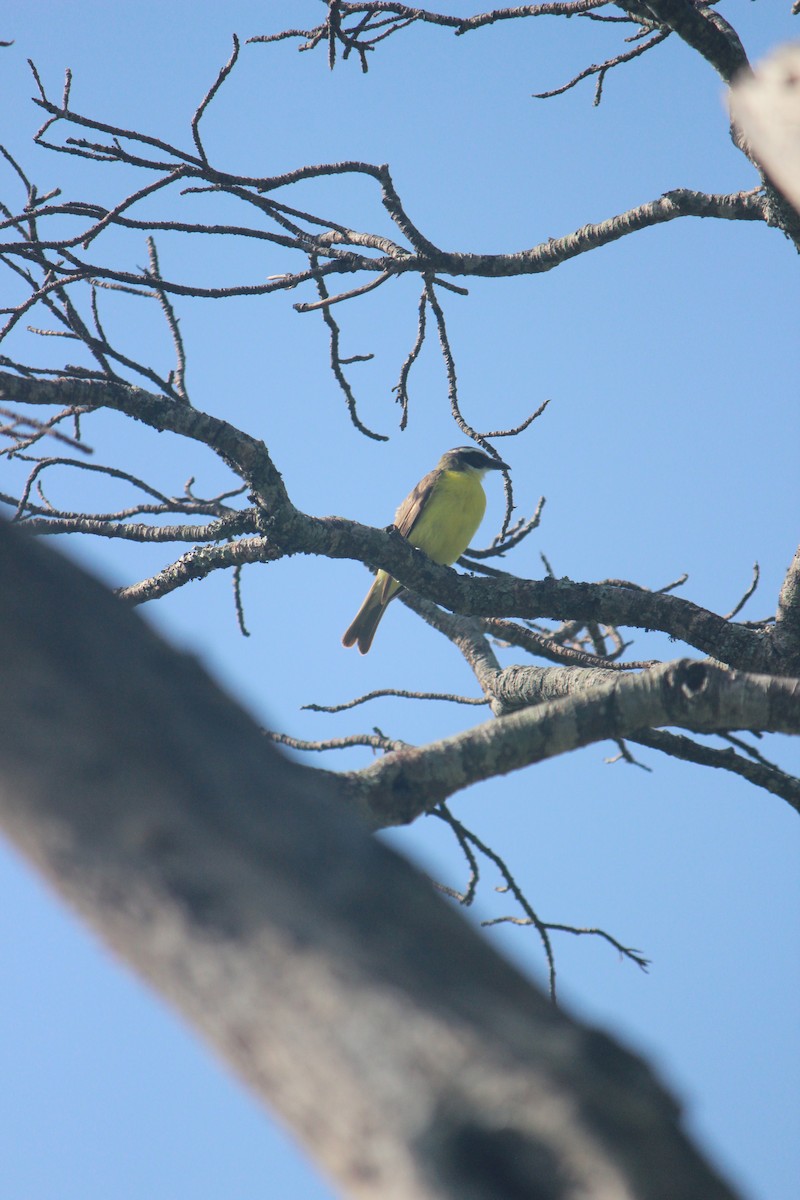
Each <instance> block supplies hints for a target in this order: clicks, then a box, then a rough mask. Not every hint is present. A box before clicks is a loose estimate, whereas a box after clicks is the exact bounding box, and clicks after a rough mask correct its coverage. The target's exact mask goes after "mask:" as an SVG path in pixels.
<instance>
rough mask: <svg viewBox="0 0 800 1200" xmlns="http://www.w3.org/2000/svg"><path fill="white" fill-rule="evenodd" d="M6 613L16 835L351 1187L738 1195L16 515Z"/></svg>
mask: <svg viewBox="0 0 800 1200" xmlns="http://www.w3.org/2000/svg"><path fill="white" fill-rule="evenodd" d="M0 622H1V623H2V627H3V629H4V632H5V648H4V659H5V664H4V665H5V668H6V672H7V678H8V679H10V680H12V681H13V687H8V686H7V687H5V688H4V689H3V690H2V695H1V697H0V707H1V708H2V714H1V717H0V773H1V775H2V790H1V791H0V819H1V820H2V824H3V827H4V829H5V831H6V832H7V834H8V835H9V836H10V837H11V839H12V840H13V841H14V842H15V843H16V844H17V846H18V847H19V848H20V849H21V850H22V851H23V852H24V853H25V854H26V855H27V856H28V858H29V859H30V860H31V861H32V862H33V863H35V864H36V866H37V867H38V868H39V869H40V870H41V871H42V872H43V873H44V874H45V875H46V876H47V878H48V879H49V880H50V882H51V883H52V884H53V885H54V886H55V887H56V888H57V890H58V891H59V892H60V893H61V895H62V896H64V898H65V899H67V900H68V901H69V902H70V903H71V904H72V905H73V906H74V907H75V908H77V909H78V910H79V911H80V912H81V914H82V915H83V916H84V917H85V918H86V919H87V920H88V921H89V922H90V923H91V924H92V925H93V926H94V928H95V929H96V930H97V931H98V932H99V933H100V935H101V936H102V937H103V938H104V939H105V940H106V941H107V942H108V943H109V944H110V945H112V946H113V947H114V948H115V950H116V951H117V952H118V953H119V954H120V955H121V956H122V957H123V958H124V959H125V960H126V961H127V962H128V963H129V964H130V965H131V966H132V967H133V968H134V969H135V970H137V971H138V972H139V973H140V974H141V975H143V976H144V977H145V978H146V979H147V980H148V981H149V982H150V983H151V984H152V985H153V986H154V987H155V988H156V989H157V990H158V991H160V992H161V994H162V995H164V996H165V997H167V998H168V999H169V1000H170V1002H171V1003H172V1004H173V1005H174V1006H175V1007H176V1008H178V1010H179V1011H180V1012H181V1013H182V1014H183V1015H184V1016H185V1017H186V1018H187V1020H189V1021H190V1023H191V1024H193V1025H194V1026H195V1027H196V1028H197V1029H198V1030H199V1031H200V1032H201V1033H202V1035H203V1036H204V1037H205V1038H206V1039H207V1040H208V1041H209V1042H210V1043H211V1044H212V1045H213V1046H214V1048H215V1049H216V1050H217V1052H218V1053H219V1054H220V1056H221V1057H222V1059H223V1060H224V1061H225V1062H226V1063H227V1064H228V1065H229V1066H230V1067H231V1068H232V1069H233V1070H235V1071H236V1072H237V1073H238V1074H239V1075H240V1077H241V1078H243V1079H245V1080H246V1081H247V1082H248V1083H249V1085H250V1086H251V1087H252V1089H253V1090H254V1092H255V1093H256V1094H257V1095H258V1096H259V1097H260V1098H261V1099H262V1100H263V1101H264V1102H265V1103H267V1104H268V1105H269V1106H270V1107H271V1108H272V1109H273V1110H274V1111H275V1112H276V1113H278V1114H279V1116H280V1117H281V1119H282V1120H283V1121H284V1122H285V1123H286V1124H287V1125H288V1126H289V1127H290V1128H291V1129H292V1130H293V1132H294V1133H295V1134H296V1135H297V1136H298V1138H299V1139H300V1140H301V1141H302V1142H303V1143H304V1144H305V1146H306V1148H307V1149H308V1151H309V1152H310V1153H311V1154H312V1156H313V1157H314V1158H315V1160H316V1161H317V1163H318V1164H319V1165H320V1166H321V1167H322V1168H323V1169H324V1170H325V1171H326V1172H327V1173H328V1174H329V1175H330V1176H331V1177H332V1178H333V1179H334V1180H335V1181H336V1182H337V1184H338V1186H339V1187H340V1188H341V1189H342V1191H343V1192H344V1193H345V1194H347V1195H349V1196H354V1197H358V1196H361V1197H367V1196H370V1197H375V1196H380V1197H381V1198H382V1200H411V1197H413V1198H414V1200H426V1198H428V1197H430V1198H431V1200H433V1198H442V1197H453V1198H454V1200H456V1198H457V1200H464V1197H466V1196H469V1197H471V1198H475V1200H480V1198H485V1200H503V1198H504V1197H508V1198H509V1200H512V1198H515V1197H520V1196H523V1195H524V1196H548V1197H550V1198H552V1200H558V1198H561V1197H564V1198H565V1200H566V1198H572V1200H577V1198H578V1197H580V1198H581V1200H611V1198H612V1197H613V1198H614V1200H625V1198H629V1200H634V1198H641V1200H674V1198H675V1197H676V1196H680V1197H681V1198H682V1200H726V1198H727V1200H731V1198H732V1195H733V1193H732V1192H731V1191H730V1190H729V1189H728V1188H727V1187H726V1186H725V1185H724V1184H723V1183H722V1182H721V1181H720V1180H719V1178H718V1177H717V1176H716V1175H715V1174H714V1172H713V1171H712V1170H711V1168H710V1167H708V1166H707V1165H706V1164H705V1163H703V1162H702V1161H701V1159H700V1158H699V1156H698V1154H697V1153H696V1151H695V1150H694V1149H693V1148H692V1147H691V1145H690V1144H689V1143H688V1141H687V1140H686V1138H685V1137H684V1135H683V1134H682V1132H681V1131H680V1129H679V1127H678V1123H677V1112H676V1108H675V1106H674V1104H673V1103H672V1102H671V1101H670V1100H669V1099H668V1098H667V1096H666V1095H665V1093H664V1092H663V1091H662V1090H661V1088H660V1086H659V1085H658V1084H657V1083H656V1082H655V1081H654V1079H653V1078H652V1076H651V1075H650V1073H649V1071H648V1070H647V1069H646V1068H645V1067H644V1066H643V1065H642V1064H641V1063H640V1062H638V1061H637V1060H635V1059H634V1058H633V1057H632V1056H630V1055H628V1054H627V1053H626V1052H625V1051H623V1050H622V1049H620V1048H619V1047H618V1046H617V1045H616V1044H615V1043H614V1042H612V1041H611V1039H609V1038H607V1037H605V1036H604V1035H601V1034H599V1033H597V1032H594V1031H591V1030H587V1029H585V1028H582V1027H580V1026H578V1025H576V1024H575V1023H573V1022H572V1021H570V1020H569V1019H568V1018H566V1017H565V1016H562V1015H561V1014H559V1013H558V1012H557V1011H556V1010H555V1009H553V1008H552V1007H551V1006H550V1005H549V1004H548V1003H547V1002H546V1001H545V1000H544V998H543V997H542V996H541V995H540V994H539V993H538V992H537V991H536V990H534V988H533V987H532V986H531V985H530V984H528V983H526V982H525V981H524V980H523V979H522V978H521V977H520V976H519V975H518V974H517V972H516V971H515V970H514V969H513V968H512V967H510V966H509V965H508V964H507V963H505V962H504V961H503V960H502V959H500V958H498V957H497V956H496V955H495V954H494V953H493V952H492V951H491V950H490V949H489V947H488V946H487V945H486V943H485V942H483V941H482V940H481V939H480V938H479V936H478V935H477V934H475V933H473V932H472V931H471V930H470V929H469V928H468V926H467V925H466V924H465V923H464V922H463V921H462V920H461V919H460V917H459V916H458V915H457V914H456V913H455V912H454V911H452V910H451V909H450V908H449V907H448V905H447V904H446V903H445V902H444V901H442V900H441V899H439V898H438V897H437V896H436V895H435V894H434V893H433V891H432V889H431V888H430V887H429V886H428V885H427V883H426V882H425V881H424V880H423V879H422V878H421V877H420V876H419V875H418V874H417V873H416V872H415V871H414V870H412V868H410V867H409V866H408V865H407V864H405V863H404V862H402V861H401V860H400V859H399V858H398V857H397V856H396V855H394V854H393V853H391V852H390V851H389V850H388V849H387V848H386V847H384V846H382V845H380V844H378V843H377V842H376V841H374V840H373V839H371V838H370V837H369V836H368V834H367V832H366V830H365V829H364V827H363V826H362V824H361V823H360V822H359V821H358V820H357V819H356V817H354V816H353V815H352V814H351V813H349V812H348V811H347V810H346V808H345V807H343V806H342V805H341V804H337V802H336V801H337V795H338V785H337V783H336V778H335V776H332V775H330V774H328V773H326V772H320V771H312V770H310V769H307V768H303V767H300V766H297V765H295V764H292V763H290V762H288V761H286V760H285V759H284V758H283V757H282V756H281V755H280V754H279V753H278V752H277V751H276V750H275V749H274V747H273V746H272V745H271V744H270V743H269V742H268V741H267V740H266V739H265V738H264V737H263V735H262V733H261V731H260V730H259V729H258V727H257V726H256V725H255V724H254V723H253V721H252V720H251V719H250V718H249V717H248V716H247V715H246V714H244V713H243V712H242V711H241V710H240V709H238V708H237V707H236V706H235V705H234V704H233V703H232V702H231V701H230V700H229V699H228V698H227V697H226V696H224V695H223V694H222V693H221V692H220V691H219V690H218V689H217V688H216V687H215V686H214V685H213V684H212V682H211V681H210V680H209V679H208V677H207V676H206V675H205V673H204V672H203V671H202V669H201V668H200V667H199V666H198V665H197V663H195V662H194V661H193V660H192V659H191V658H189V657H188V656H186V655H184V654H177V653H175V652H174V651H171V650H170V649H169V648H168V647H166V646H165V645H164V644H163V643H162V642H161V641H160V640H159V639H158V638H157V637H156V636H155V635H154V634H152V633H151V632H150V631H149V630H148V629H147V627H146V626H145V625H144V624H143V623H142V622H141V621H139V620H138V619H137V618H136V617H135V616H134V615H133V614H132V613H131V612H130V611H129V610H128V609H127V608H126V607H125V606H123V605H121V604H120V603H119V602H117V601H115V600H114V599H113V598H112V597H111V596H110V595H109V594H108V593H107V592H106V591H105V590H104V589H103V588H102V587H101V586H100V585H99V584H97V583H95V582H94V581H93V580H91V579H89V578H88V577H87V576H86V575H84V574H83V573H82V572H81V571H79V570H78V569H77V568H75V567H74V566H72V565H71V564H69V563H68V562H67V561H66V560H65V559H62V558H60V557H58V556H56V555H54V554H52V553H51V552H50V551H49V550H47V549H46V548H45V547H43V546H42V545H40V544H36V543H34V542H33V541H32V540H31V539H29V538H26V537H25V536H24V535H22V534H19V533H16V532H15V531H13V530H11V529H9V528H7V527H3V528H2V529H0ZM333 1097H335V1103H334V1102H332V1098H333ZM354 1130H356V1131H358V1132H357V1136H354Z"/></svg>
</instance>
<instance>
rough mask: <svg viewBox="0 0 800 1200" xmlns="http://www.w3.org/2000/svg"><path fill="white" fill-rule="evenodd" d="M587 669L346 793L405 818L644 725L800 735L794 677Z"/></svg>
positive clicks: (381, 819)
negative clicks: (573, 687) (580, 681)
mask: <svg viewBox="0 0 800 1200" xmlns="http://www.w3.org/2000/svg"><path fill="white" fill-rule="evenodd" d="M526 670H527V672H529V673H530V674H532V675H533V674H541V675H545V676H548V675H549V676H551V677H552V678H553V679H554V680H555V681H557V686H558V687H562V686H565V685H564V682H563V681H564V677H565V676H567V675H568V674H569V673H570V669H569V668H555V667H545V668H527V669H526ZM594 674H595V673H594V672H585V675H586V690H585V691H583V692H582V693H581V692H579V693H576V694H574V695H568V696H566V697H564V698H563V699H558V700H550V701H547V702H546V703H540V704H535V705H532V706H531V707H528V708H524V709H521V710H520V711H518V712H513V713H509V714H508V715H507V716H504V717H501V718H500V719H499V720H492V721H487V722H484V723H483V724H482V725H477V726H475V727H474V728H472V729H469V730H466V731H465V732H463V733H457V734H454V735H453V736H452V737H449V738H443V739H442V740H441V741H439V742H436V743H435V744H434V745H428V746H421V747H408V748H407V749H404V750H399V751H396V752H395V753H394V754H388V755H386V757H385V758H382V759H380V761H378V762H375V763H372V764H371V765H370V766H368V767H366V768H364V770H362V771H358V772H352V773H351V774H350V775H349V777H348V778H349V780H350V783H351V786H352V791H353V796H354V798H355V799H356V801H357V802H358V803H359V804H360V805H362V806H363V808H364V812H365V815H367V817H368V819H369V820H370V821H371V822H373V823H374V824H376V825H378V826H384V825H394V824H404V823H406V822H410V821H413V820H415V819H416V818H417V817H418V816H420V815H421V814H422V813H424V812H429V811H431V809H433V808H435V807H436V805H437V804H439V803H440V802H441V801H442V800H446V799H447V798H448V797H449V796H452V795H453V794H454V793H455V792H457V791H460V790H461V789H462V788H464V787H467V786H469V785H470V784H472V783H475V782H477V781H479V780H482V779H489V778H492V777H493V776H495V775H505V774H507V773H508V772H509V771H516V770H519V769H520V768H521V767H523V766H529V765H530V764H531V763H536V762H541V761H542V760H543V759H545V758H552V757H555V756H556V755H558V754H565V753H567V752H569V751H571V750H576V749H578V748H579V747H581V746H588V745H590V744H591V743H592V742H598V741H604V740H605V739H607V738H625V737H627V736H628V735H630V734H634V733H636V732H637V731H639V730H642V729H645V728H647V727H654V728H657V727H659V726H664V725H678V726H681V727H683V728H685V729H691V730H695V731H696V732H699V733H713V732H719V731H721V730H728V729H749V730H755V731H765V732H774V733H793V734H800V680H798V679H778V678H775V677H774V676H758V675H741V674H739V673H737V672H732V671H727V670H725V669H724V668H722V667H717V666H714V665H713V664H711V663H707V662H706V663H703V662H693V661H690V660H679V661H677V662H672V663H664V664H661V665H660V666H657V667H653V668H651V669H650V670H649V671H645V672H642V674H640V675H626V676H619V675H614V676H613V678H612V679H610V680H608V681H607V682H598V683H596V684H595V683H594V679H593V676H594ZM593 684H594V686H593Z"/></svg>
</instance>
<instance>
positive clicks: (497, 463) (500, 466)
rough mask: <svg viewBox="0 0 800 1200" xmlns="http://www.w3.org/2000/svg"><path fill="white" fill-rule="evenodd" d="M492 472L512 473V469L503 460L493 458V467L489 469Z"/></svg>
mask: <svg viewBox="0 0 800 1200" xmlns="http://www.w3.org/2000/svg"><path fill="white" fill-rule="evenodd" d="M489 469H490V470H492V471H510V470H511V467H510V466H509V465H508V463H504V462H503V460H502V458H493V459H492V465H491V467H490V468H489Z"/></svg>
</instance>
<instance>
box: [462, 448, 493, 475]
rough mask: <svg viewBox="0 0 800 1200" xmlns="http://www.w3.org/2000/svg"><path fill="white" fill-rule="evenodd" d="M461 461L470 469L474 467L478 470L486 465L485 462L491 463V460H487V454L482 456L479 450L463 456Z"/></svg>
mask: <svg viewBox="0 0 800 1200" xmlns="http://www.w3.org/2000/svg"><path fill="white" fill-rule="evenodd" d="M463 461H464V462H466V463H467V465H468V466H470V467H476V468H477V469H478V470H483V468H484V467H485V466H486V464H487V461H488V462H491V461H492V460H491V459H490V458H489V455H488V454H484V453H483V452H482V451H480V450H471V451H470V452H469V453H468V454H465V455H464V460H463Z"/></svg>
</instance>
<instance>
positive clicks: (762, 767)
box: [630, 729, 800, 813]
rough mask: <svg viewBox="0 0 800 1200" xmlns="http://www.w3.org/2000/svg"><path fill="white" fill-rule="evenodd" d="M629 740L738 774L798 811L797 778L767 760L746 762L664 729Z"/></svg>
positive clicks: (799, 791) (799, 792)
mask: <svg viewBox="0 0 800 1200" xmlns="http://www.w3.org/2000/svg"><path fill="white" fill-rule="evenodd" d="M630 741H632V742H636V743H637V744H638V745H640V746H649V747H650V748H651V749H652V750H660V751H661V752H662V754H668V755H670V757H671V758H679V759H682V760H683V761H684V762H693V763H698V764H699V765H700V766H703V767H715V768H717V769H718V770H723V771H730V772H732V774H734V775H740V776H741V777H742V778H743V779H747V780H748V781H749V782H750V783H753V784H755V786H756V787H760V788H763V789H764V790H765V791H767V792H771V793H772V795H773V796H780V797H781V799H782V800H785V801H786V802H787V804H790V805H791V807H792V808H793V809H795V811H796V812H798V813H800V779H796V778H795V777H794V776H793V775H788V774H787V773H786V772H785V771H782V770H781V768H780V767H777V766H775V765H774V764H773V763H768V762H767V761H766V760H761V761H757V762H752V761H748V759H746V758H743V757H742V756H741V755H740V754H737V753H736V751H735V750H733V749H732V748H730V749H727V750H717V749H714V748H713V747H711V746H703V745H701V744H700V743H699V742H696V741H694V739H693V738H688V737H686V736H685V735H683V734H677V733H668V732H667V731H666V730H664V729H648V730H639V731H638V732H636V733H633V734H631V735H630ZM739 744H741V743H739Z"/></svg>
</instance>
